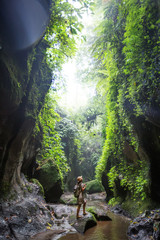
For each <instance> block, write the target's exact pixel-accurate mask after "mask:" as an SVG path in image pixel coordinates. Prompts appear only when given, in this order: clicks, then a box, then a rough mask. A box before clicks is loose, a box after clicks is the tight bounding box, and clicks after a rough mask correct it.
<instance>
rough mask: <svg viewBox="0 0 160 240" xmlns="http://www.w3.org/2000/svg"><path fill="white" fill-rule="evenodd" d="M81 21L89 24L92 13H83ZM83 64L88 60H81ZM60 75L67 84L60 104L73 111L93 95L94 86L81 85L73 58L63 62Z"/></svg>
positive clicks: (84, 31)
mask: <svg viewBox="0 0 160 240" xmlns="http://www.w3.org/2000/svg"><path fill="white" fill-rule="evenodd" d="M82 21H83V24H84V26H87V25H89V24H91V23H92V21H93V19H92V15H91V14H87V12H86V13H84V14H83V19H82ZM86 31H87V30H86V28H84V29H83V31H82V34H84V35H85V34H86ZM84 59H85V57H84ZM86 61H87V60H86ZM83 64H85V66H87V65H88V62H86V63H85V62H83ZM62 75H63V78H65V80H66V84H67V86H66V93H65V94H64V95H63V96H62V99H61V103H60V104H62V106H64V107H66V108H68V109H72V110H74V111H77V110H78V109H79V108H80V107H81V106H85V105H87V102H88V99H89V98H90V97H92V96H93V95H94V92H95V90H94V87H89V86H87V85H86V86H85V85H84V84H83V85H82V84H81V83H80V79H77V74H76V63H75V60H74V59H71V60H70V61H69V62H67V63H65V64H64V66H63V72H62Z"/></svg>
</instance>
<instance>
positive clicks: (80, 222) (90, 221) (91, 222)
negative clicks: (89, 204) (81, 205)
mask: <svg viewBox="0 0 160 240" xmlns="http://www.w3.org/2000/svg"><path fill="white" fill-rule="evenodd" d="M69 223H70V224H71V225H72V226H73V227H74V228H75V229H76V230H77V232H79V233H84V232H85V231H86V230H88V229H89V228H91V227H94V226H96V225H97V222H96V219H95V218H94V217H93V215H92V214H90V213H88V214H87V215H85V216H83V217H81V218H79V219H76V216H75V215H72V216H70V218H69Z"/></svg>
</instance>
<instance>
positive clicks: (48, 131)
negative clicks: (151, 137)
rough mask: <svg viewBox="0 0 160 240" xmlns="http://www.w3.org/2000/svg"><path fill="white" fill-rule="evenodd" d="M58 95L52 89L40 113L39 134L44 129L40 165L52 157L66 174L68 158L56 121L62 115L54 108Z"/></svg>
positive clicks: (61, 171) (61, 172)
mask: <svg viewBox="0 0 160 240" xmlns="http://www.w3.org/2000/svg"><path fill="white" fill-rule="evenodd" d="M55 98H56V95H55V94H54V91H53V90H52V89H51V90H50V92H49V93H48V94H47V95H46V99H45V104H44V106H43V108H42V110H41V112H40V114H39V119H38V121H37V125H36V131H37V134H38V132H39V131H42V135H43V136H42V138H43V140H42V148H41V152H40V156H39V160H38V162H39V164H40V166H42V165H44V163H46V162H47V161H48V159H52V160H53V162H55V163H56V164H57V166H58V167H59V170H60V174H61V175H63V176H65V175H66V174H67V172H68V170H69V166H68V164H67V160H66V157H65V154H64V151H63V146H62V144H61V138H60V135H59V133H58V132H57V130H56V123H57V121H60V116H59V114H58V113H56V111H55V110H54V109H55V107H56V101H55Z"/></svg>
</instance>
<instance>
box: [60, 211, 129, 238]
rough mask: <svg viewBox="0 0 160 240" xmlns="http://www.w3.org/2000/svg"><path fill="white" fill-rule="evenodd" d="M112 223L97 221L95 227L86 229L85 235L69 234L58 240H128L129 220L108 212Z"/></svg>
mask: <svg viewBox="0 0 160 240" xmlns="http://www.w3.org/2000/svg"><path fill="white" fill-rule="evenodd" d="M108 216H109V217H110V218H111V219H112V221H99V222H98V223H97V226H95V227H92V228H90V229H88V230H87V231H86V232H85V234H83V235H82V234H79V233H71V234H67V235H65V236H63V237H61V238H59V239H60V240H128V239H129V238H128V237H127V234H126V233H127V229H128V226H129V219H128V218H126V217H123V216H120V215H117V214H114V213H112V212H108Z"/></svg>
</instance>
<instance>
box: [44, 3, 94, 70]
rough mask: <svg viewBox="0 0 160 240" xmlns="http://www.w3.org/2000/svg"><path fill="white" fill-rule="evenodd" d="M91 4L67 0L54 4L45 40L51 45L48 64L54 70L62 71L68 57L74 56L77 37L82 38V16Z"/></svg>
mask: <svg viewBox="0 0 160 240" xmlns="http://www.w3.org/2000/svg"><path fill="white" fill-rule="evenodd" d="M91 2H92V1H88V0H83V1H77V4H76V5H75V4H73V3H72V2H69V1H67V0H65V1H60V0H56V1H53V2H52V8H51V17H50V24H49V26H48V29H47V32H46V35H45V39H46V40H47V42H48V44H49V47H48V50H47V62H48V63H49V65H50V66H51V67H52V68H53V69H55V70H59V69H61V66H62V64H63V63H64V61H65V59H66V57H72V56H73V55H74V53H75V50H76V38H77V35H79V36H80V37H82V36H81V34H80V33H81V30H82V28H83V25H82V23H81V15H82V13H83V12H84V11H85V10H86V9H87V8H89V5H90V4H91Z"/></svg>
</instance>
